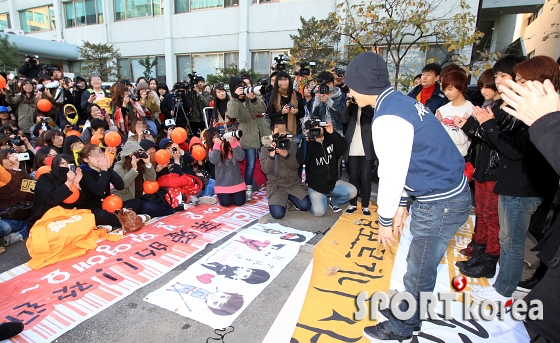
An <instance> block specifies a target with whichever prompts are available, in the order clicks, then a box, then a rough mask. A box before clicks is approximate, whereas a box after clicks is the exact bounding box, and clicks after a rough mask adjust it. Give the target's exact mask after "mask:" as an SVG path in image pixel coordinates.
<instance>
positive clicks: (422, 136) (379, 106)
mask: <svg viewBox="0 0 560 343" xmlns="http://www.w3.org/2000/svg"><path fill="white" fill-rule="evenodd" d="M371 131H372V138H373V145H374V147H375V152H376V154H377V157H378V158H379V169H378V174H379V190H378V199H377V205H378V211H377V212H378V214H379V223H380V224H381V225H383V226H391V225H392V224H393V217H394V216H395V214H396V213H397V209H398V207H399V205H401V206H404V205H406V200H407V198H408V197H409V196H410V197H413V198H415V199H416V200H418V201H420V202H433V201H441V200H445V199H449V198H452V197H454V196H456V195H457V194H459V193H461V192H462V191H463V190H464V189H465V188H466V187H468V182H467V179H466V177H465V176H464V174H463V170H464V168H465V159H464V158H463V156H461V154H460V153H459V150H457V147H456V146H455V144H454V143H453V141H452V140H451V138H450V137H449V135H448V134H447V132H446V131H445V129H444V128H443V126H442V125H441V123H440V122H439V121H438V120H437V118H436V116H434V115H433V114H432V113H431V112H430V110H429V109H428V108H427V107H425V106H424V105H422V104H421V103H420V102H418V101H417V100H416V99H413V98H411V97H409V96H406V95H404V94H402V93H401V92H397V91H395V90H394V89H393V88H392V87H389V88H387V89H386V90H385V91H383V93H381V95H379V97H378V98H377V103H376V106H375V116H374V118H373V122H372V127H371Z"/></svg>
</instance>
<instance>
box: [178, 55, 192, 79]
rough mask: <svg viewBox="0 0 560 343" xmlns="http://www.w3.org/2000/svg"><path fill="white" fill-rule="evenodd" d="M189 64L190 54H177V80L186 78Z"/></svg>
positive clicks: (190, 70)
mask: <svg viewBox="0 0 560 343" xmlns="http://www.w3.org/2000/svg"><path fill="white" fill-rule="evenodd" d="M191 66H192V63H191V55H183V56H177V80H188V78H189V76H188V75H189V74H190V73H191V72H192V69H191V68H192V67H191Z"/></svg>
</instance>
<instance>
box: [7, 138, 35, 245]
mask: <svg viewBox="0 0 560 343" xmlns="http://www.w3.org/2000/svg"><path fill="white" fill-rule="evenodd" d="M0 162H1V166H0V168H3V169H5V170H6V171H7V172H8V173H9V174H10V175H9V178H10V180H9V181H8V182H7V183H6V184H5V185H4V186H2V187H0V211H2V210H3V209H6V208H10V207H13V206H15V205H16V204H18V203H22V202H30V201H33V193H32V191H31V190H29V189H28V188H25V187H24V185H28V184H29V181H31V177H30V176H29V175H28V174H27V172H26V171H25V170H21V169H19V161H18V158H17V154H16V153H15V151H13V150H10V149H3V150H0ZM30 209H31V206H28V207H27V208H21V209H19V210H17V211H13V212H12V213H10V218H7V217H6V216H2V218H1V219H0V238H3V240H4V241H5V243H4V245H10V244H13V243H16V242H19V241H21V240H24V239H26V238H27V236H28V235H29V230H28V226H27V223H26V222H25V219H27V217H28V216H29V212H30Z"/></svg>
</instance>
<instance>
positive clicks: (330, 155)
mask: <svg viewBox="0 0 560 343" xmlns="http://www.w3.org/2000/svg"><path fill="white" fill-rule="evenodd" d="M303 136H304V138H305V139H306V140H305V141H303V143H302V145H303V146H302V147H301V148H300V149H299V151H298V154H297V159H298V162H299V163H300V164H302V165H303V172H306V175H307V184H308V185H309V189H308V191H309V198H310V199H311V209H310V212H311V214H313V215H314V216H316V217H321V216H323V215H324V214H325V213H326V212H327V200H328V198H331V203H330V204H329V205H330V207H331V209H332V210H333V212H340V211H341V209H340V207H339V206H340V205H342V204H344V203H345V202H348V201H349V200H350V199H352V198H354V197H355V196H356V194H358V191H357V190H356V187H354V186H353V185H352V184H350V183H348V182H345V181H342V180H338V159H339V158H340V157H341V156H342V154H343V153H344V151H345V150H346V148H347V147H348V143H347V142H346V140H345V139H344V138H343V137H342V136H341V135H340V134H339V133H338V132H336V131H335V130H334V128H333V126H332V124H331V123H326V122H323V121H321V120H320V119H319V118H316V117H314V118H311V119H310V120H308V121H306V122H305V124H304V130H303Z"/></svg>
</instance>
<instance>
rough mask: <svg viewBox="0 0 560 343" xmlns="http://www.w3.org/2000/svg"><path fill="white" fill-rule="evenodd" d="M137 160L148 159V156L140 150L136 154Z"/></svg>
mask: <svg viewBox="0 0 560 343" xmlns="http://www.w3.org/2000/svg"><path fill="white" fill-rule="evenodd" d="M134 156H135V157H136V158H148V154H147V153H146V152H145V151H144V150H138V151H135V152H134Z"/></svg>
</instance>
